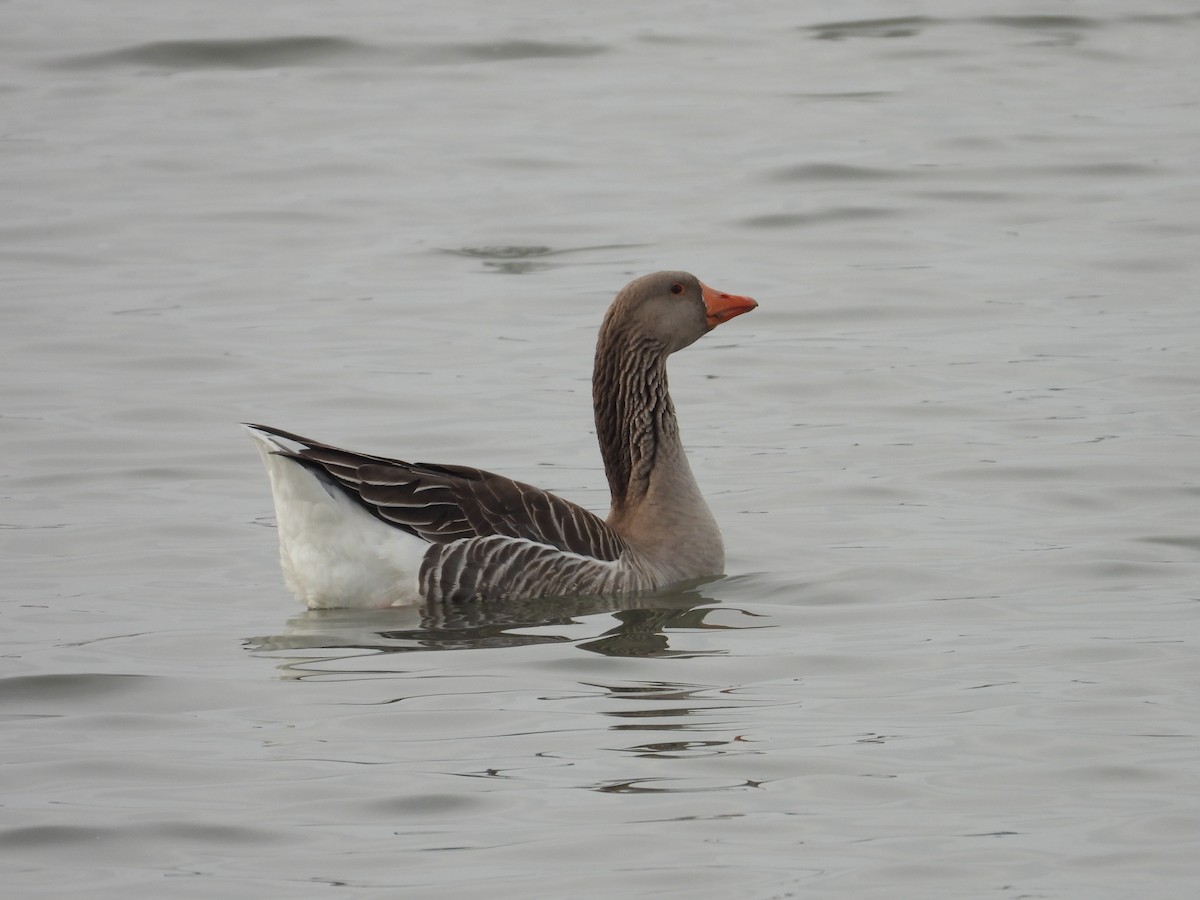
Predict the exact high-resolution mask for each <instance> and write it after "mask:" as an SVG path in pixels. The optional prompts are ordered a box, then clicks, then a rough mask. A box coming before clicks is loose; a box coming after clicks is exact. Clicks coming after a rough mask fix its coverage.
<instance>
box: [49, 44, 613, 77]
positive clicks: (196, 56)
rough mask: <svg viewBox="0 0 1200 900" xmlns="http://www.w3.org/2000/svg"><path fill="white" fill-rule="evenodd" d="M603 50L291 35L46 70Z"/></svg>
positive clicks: (114, 53) (400, 60) (122, 51)
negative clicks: (380, 42)
mask: <svg viewBox="0 0 1200 900" xmlns="http://www.w3.org/2000/svg"><path fill="white" fill-rule="evenodd" d="M605 49H606V48H605V47H603V46H600V45H597V44H574V43H549V42H543V41H524V40H514V41H487V42H479V43H446V44H407V45H393V46H385V45H375V44H368V43H364V42H362V41H355V40H350V39H347V38H340V37H331V36H322V35H295V36H287V37H265V38H249V39H241V40H237V39H230V40H179V41H150V42H148V43H143V44H134V45H133V46H130V47H122V48H119V49H116V50H108V51H104V52H101V53H88V54H82V55H77V56H67V57H62V58H60V59H58V60H56V61H54V62H53V63H51V66H52V67H53V68H58V69H71V70H94V69H108V68H122V67H128V66H149V67H152V68H157V69H167V70H171V71H176V72H183V71H190V70H196V69H274V68H283V67H297V66H327V65H333V64H364V63H371V64H384V65H399V66H428V65H461V64H466V63H481V62H483V63H487V62H509V61H512V60H519V59H548V58H550V59H555V58H557V59H569V58H574V57H581V56H593V55H595V54H597V53H603V52H604V51H605Z"/></svg>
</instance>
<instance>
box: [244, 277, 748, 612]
mask: <svg viewBox="0 0 1200 900" xmlns="http://www.w3.org/2000/svg"><path fill="white" fill-rule="evenodd" d="M757 305H758V304H757V303H755V302H754V301H753V300H751V299H750V298H749V297H739V296H736V295H734V294H726V293H723V292H721V291H716V290H713V289H712V288H710V287H708V285H706V284H703V283H701V282H700V281H699V280H698V279H697V278H696V277H695V276H694V275H689V274H687V273H685V272H658V273H656V274H653V275H646V276H644V277H642V278H638V279H637V280H635V281H633V282H630V283H629V284H628V285H626V287H625V288H624V289H623V290H622V291H621V292H620V293H619V294H617V297H616V299H615V300H614V301H613V303H612V306H610V307H609V310H608V313H607V315H606V316H605V317H604V322H603V324H602V325H601V326H600V335H599V338H598V340H597V343H596V361H595V368H594V370H593V374H592V400H593V405H594V407H595V413H596V436H597V439H598V440H599V442H600V452H601V456H602V457H603V460H604V471H605V474H606V475H607V476H608V485H609V488H610V490H611V492H612V505H611V508H610V510H609V514H608V518H607V519H601V518H600V517H599V516H597V515H594V514H593V513H591V512H588V511H587V510H586V509H584V508H583V507H581V506H576V505H575V504H574V503H571V502H569V501H567V500H563V499H562V498H560V497H557V496H555V495H554V494H551V493H549V492H548V491H544V490H541V489H540V488H536V487H532V486H530V485H528V484H522V483H520V482H518V481H513V480H511V479H509V478H505V477H503V476H501V475H494V474H492V473H491V472H485V471H483V470H481V469H473V468H469V467H467V466H447V465H434V464H432V463H409V462H402V461H401V460H398V459H387V458H385V457H381V456H370V455H368V454H365V453H355V452H353V451H350V450H342V449H339V448H337V447H333V446H330V445H329V444H322V443H320V442H318V441H312V440H309V439H307V438H303V437H300V436H299V435H295V434H291V433H289V432H286V431H281V430H279V429H277V428H270V427H267V426H265V425H247V427H248V428H249V429H250V433H251V435H252V436H253V437H254V438H255V439H256V441H257V443H258V447H259V450H260V452H261V453H262V458H263V462H264V463H265V465H266V468H267V473H268V475H269V477H270V481H271V492H272V494H273V496H274V501H275V514H276V519H277V521H278V532H279V550H280V560H281V562H282V566H283V573H284V578H285V580H286V582H287V584H288V587H289V588H290V589H291V590H292V592H293V593H295V594H296V595H297V596H298V597H299V598H300V599H301V600H302V601H303V602H305V603H307V604H308V606H309V607H310V608H320V607H333V606H371V607H381V606H393V605H395V606H398V605H404V604H411V603H417V602H421V601H442V602H446V601H461V600H469V599H472V598H478V599H485V600H503V599H505V598H518V597H519V598H532V597H554V596H572V595H585V594H588V595H591V594H598V595H617V594H628V593H633V592H638V591H647V590H656V589H659V588H663V587H666V586H668V585H671V584H675V583H677V582H683V581H689V580H692V579H697V578H703V577H706V576H714V575H720V574H721V573H722V572H723V571H724V567H725V548H724V545H723V544H722V542H721V532H720V529H718V528H717V523H716V521H715V520H714V519H713V516H712V513H711V512H710V511H709V509H708V505H707V504H706V503H705V502H704V498H703V496H702V495H701V494H700V489H699V487H697V485H696V479H695V478H694V477H693V476H692V470H691V467H690V466H689V465H688V461H687V457H686V456H685V455H684V451H683V444H682V443H681V441H680V438H679V427H678V424H677V422H676V419H675V408H674V406H673V405H672V403H671V397H670V395H669V394H668V393H667V370H666V364H667V356H668V355H669V354H671V353H674V352H675V351H676V350H681V349H683V348H684V347H686V346H688V345H689V344H691V343H693V342H694V341H695V340H697V339H698V338H699V337H701V336H702V335H704V334H706V333H707V332H709V331H711V330H712V329H714V328H716V327H717V326H718V325H720V324H721V323H722V322H725V321H728V320H729V319H732V318H733V317H734V316H739V315H741V314H742V313H745V312H749V311H750V310H752V309H754V308H755V307H756V306H757Z"/></svg>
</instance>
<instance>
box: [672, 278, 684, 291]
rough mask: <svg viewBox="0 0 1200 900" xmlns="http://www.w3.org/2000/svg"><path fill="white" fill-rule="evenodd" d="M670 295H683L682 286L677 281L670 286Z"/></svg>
mask: <svg viewBox="0 0 1200 900" xmlns="http://www.w3.org/2000/svg"><path fill="white" fill-rule="evenodd" d="M671 293H672V294H682V293H683V285H682V284H680V283H679V282H678V281H677V282H675V283H674V284H673V285H671Z"/></svg>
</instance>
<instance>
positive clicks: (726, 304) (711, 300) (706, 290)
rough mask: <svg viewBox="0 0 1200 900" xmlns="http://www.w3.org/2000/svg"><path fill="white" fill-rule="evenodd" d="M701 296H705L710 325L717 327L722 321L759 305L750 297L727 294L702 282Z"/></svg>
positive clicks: (706, 312) (705, 307)
mask: <svg viewBox="0 0 1200 900" xmlns="http://www.w3.org/2000/svg"><path fill="white" fill-rule="evenodd" d="M700 296H701V297H703V298H704V311H705V314H706V316H707V318H708V327H709V328H716V327H717V326H718V325H720V324H721V323H722V322H728V321H729V320H730V319H732V318H733V317H734V316H740V315H741V314H742V313H748V312H750V310H752V309H754V308H755V307H756V306H758V303H756V302H755V301H754V300H751V299H750V298H749V297H739V296H738V295H737V294H726V293H725V292H724V291H718V290H715V289H713V288H710V287H709V286H708V285H707V284H705V283H704V282H703V281H702V282H700Z"/></svg>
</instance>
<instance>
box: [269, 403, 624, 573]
mask: <svg viewBox="0 0 1200 900" xmlns="http://www.w3.org/2000/svg"><path fill="white" fill-rule="evenodd" d="M250 427H252V428H256V429H258V430H259V431H262V432H264V433H266V434H270V435H273V436H275V437H279V438H283V439H284V440H287V441H292V442H294V443H296V444H299V445H300V447H299V448H298V449H294V450H293V449H287V448H282V449H280V450H277V451H276V452H277V453H279V454H280V455H282V456H286V457H288V458H290V459H294V460H296V461H297V462H298V463H300V464H301V465H304V466H307V467H308V468H309V469H310V470H312V471H313V472H315V473H316V474H317V475H318V476H319V477H322V478H323V479H324V480H325V481H326V483H329V484H331V486H332V485H336V486H337V487H338V488H341V489H342V490H343V491H344V492H345V493H346V494H347V495H348V496H349V497H351V498H353V499H354V500H356V501H357V502H358V503H359V504H361V505H362V506H363V508H364V509H366V510H367V511H368V512H370V513H371V514H372V515H374V516H376V517H377V518H379V519H381V520H382V521H384V522H387V523H388V524H390V525H394V526H395V527H397V528H400V529H402V530H404V531H407V532H409V533H410V534H415V535H417V536H418V537H420V538H422V539H424V540H426V541H429V542H430V543H434V544H446V543H449V542H451V541H457V540H460V539H462V538H473V537H487V536H490V535H500V536H503V537H511V538H522V539H524V540H529V541H535V542H537V543H539V544H547V545H549V546H551V547H555V548H557V549H559V550H566V551H569V552H571V553H578V554H580V555H582V556H586V557H590V558H592V559H599V560H615V559H617V558H618V557H620V555H621V554H622V552H624V551H625V549H626V544H625V541H624V539H623V538H621V536H620V535H618V534H617V533H616V532H615V531H613V530H612V528H610V527H609V525H608V524H607V523H606V522H605V521H604V520H603V519H601V518H600V517H599V516H597V515H595V514H594V513H591V512H589V511H588V510H586V509H584V508H583V507H581V506H578V505H576V504H574V503H571V502H570V501H569V500H564V499H562V498H561V497H558V496H555V495H554V494H551V493H549V492H548V491H543V490H542V489H541V488H536V487H533V486H532V485H528V484H522V483H521V482H519V481H513V480H512V479H511V478H505V477H504V476H503V475H496V474H494V473H492V472H486V471H484V470H483V469H474V468H471V467H469V466H444V465H436V464H432V463H409V462H404V461H403V460H398V459H388V458H387V457H383V456H371V455H369V454H365V453H356V452H354V451H351V450H343V449H341V448H340V447H333V446H331V445H329V444H322V443H320V442H318V441H312V440H309V439H308V438H305V437H301V436H300V435H297V434H292V433H291V432H287V431H282V430H280V429H277V428H270V427H268V426H265V425H251V426H250Z"/></svg>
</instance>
